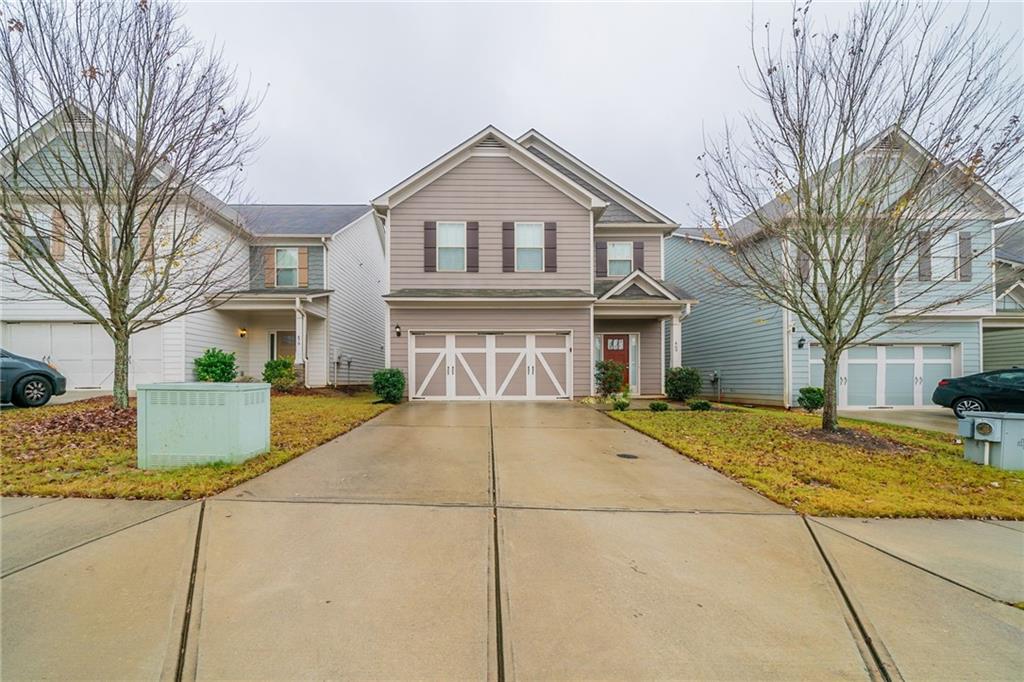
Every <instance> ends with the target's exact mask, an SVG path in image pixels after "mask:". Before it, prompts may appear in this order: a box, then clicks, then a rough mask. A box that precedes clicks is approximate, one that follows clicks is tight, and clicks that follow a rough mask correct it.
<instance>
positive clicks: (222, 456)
mask: <svg viewBox="0 0 1024 682" xmlns="http://www.w3.org/2000/svg"><path fill="white" fill-rule="evenodd" d="M136 388H137V392H138V466H139V468H140V469H173V468H175V467H183V466H189V465H192V464H210V463H212V462H232V463H237V462H244V461H245V460H247V459H249V458H250V457H254V456H256V455H259V454H261V453H264V452H267V451H268V450H269V449H270V384H217V383H181V384H144V385H141V386H138V387H136Z"/></svg>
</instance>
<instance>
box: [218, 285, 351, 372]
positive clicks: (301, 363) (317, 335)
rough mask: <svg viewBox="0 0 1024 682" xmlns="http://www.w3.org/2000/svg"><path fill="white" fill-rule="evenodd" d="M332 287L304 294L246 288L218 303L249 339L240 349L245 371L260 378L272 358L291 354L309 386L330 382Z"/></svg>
mask: <svg viewBox="0 0 1024 682" xmlns="http://www.w3.org/2000/svg"><path fill="white" fill-rule="evenodd" d="M327 302H328V292H323V293H317V294H309V293H305V292H304V293H303V295H301V296H296V295H294V294H287V293H276V292H275V293H263V292H260V293H248V292H246V293H242V294H237V295H235V296H233V297H231V298H230V299H229V300H227V301H226V302H225V303H223V304H221V306H220V307H219V308H218V309H217V310H218V311H219V312H220V313H222V314H223V315H224V316H226V317H227V318H228V319H229V320H230V321H231V323H232V324H235V325H237V328H238V335H239V337H240V338H241V341H242V342H243V343H242V344H241V348H240V350H238V351H236V354H237V357H238V366H239V369H240V371H241V372H242V373H243V374H244V375H247V376H252V377H255V378H257V379H259V378H260V377H262V376H263V367H264V365H265V364H266V363H267V361H268V360H276V359H279V358H284V357H291V358H294V360H295V374H296V377H297V378H298V379H299V383H300V384H301V385H303V386H306V387H314V388H315V387H319V386H326V385H328V384H329V383H333V382H334V381H335V380H336V379H337V377H332V376H331V374H332V373H331V371H330V369H331V366H330V353H329V342H328V341H329V333H328V326H327Z"/></svg>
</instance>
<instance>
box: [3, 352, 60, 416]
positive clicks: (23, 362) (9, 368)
mask: <svg viewBox="0 0 1024 682" xmlns="http://www.w3.org/2000/svg"><path fill="white" fill-rule="evenodd" d="M66 385H67V380H66V379H65V378H64V375H63V374H61V373H60V372H58V371H57V370H56V369H54V368H53V367H51V366H50V365H48V364H46V363H45V362H41V361H39V360H33V359H32V358H26V357H22V356H20V355H15V354H14V353H8V352H7V351H5V350H3V349H0V403H14V404H15V405H18V406H19V407H39V406H40V405H45V404H46V403H48V402H49V401H50V397H51V396H55V395H61V394H63V393H64V391H65V386H66Z"/></svg>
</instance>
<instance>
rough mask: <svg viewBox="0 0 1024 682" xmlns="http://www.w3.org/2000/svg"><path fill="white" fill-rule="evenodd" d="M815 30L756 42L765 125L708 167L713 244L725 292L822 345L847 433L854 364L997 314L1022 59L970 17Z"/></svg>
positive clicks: (855, 20)
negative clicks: (886, 348) (888, 346)
mask: <svg viewBox="0 0 1024 682" xmlns="http://www.w3.org/2000/svg"><path fill="white" fill-rule="evenodd" d="M811 16H812V14H811V11H810V4H809V3H808V4H804V5H800V6H794V11H793V17H792V23H791V25H789V26H787V27H786V28H785V29H784V30H783V31H782V32H781V34H779V33H777V32H775V31H774V30H773V29H772V27H771V26H770V25H765V27H764V29H765V30H764V36H763V38H761V37H760V36H759V31H758V30H757V29H754V30H753V31H752V52H753V60H754V68H755V73H754V75H753V77H751V78H749V79H747V85H748V87H749V90H750V91H751V92H752V93H753V95H754V96H755V98H756V100H757V102H758V103H759V106H760V109H759V110H756V111H755V112H753V113H750V114H748V115H746V116H745V117H744V120H743V124H742V125H741V127H740V129H739V130H729V129H727V130H726V132H725V133H724V135H723V136H722V137H721V138H719V139H717V140H709V141H707V142H706V143H705V151H704V153H703V154H702V155H701V156H700V157H699V162H700V164H701V171H702V177H703V179H704V182H705V184H706V193H707V204H708V209H709V218H708V224H707V225H705V228H706V234H707V235H708V236H710V237H711V238H713V239H714V240H716V241H719V242H721V244H722V248H723V250H724V251H725V252H726V253H727V257H726V258H724V260H723V263H724V264H723V265H721V266H713V267H712V270H713V275H714V276H715V277H716V278H717V279H718V280H720V281H721V282H723V283H725V284H727V285H729V286H731V287H735V289H736V290H737V291H739V292H743V293H745V294H747V295H749V296H752V297H754V298H756V299H758V300H761V301H770V302H773V303H775V304H777V305H779V306H781V307H782V308H783V309H785V310H788V311H790V313H791V314H792V315H793V316H794V317H795V319H797V320H798V321H799V322H800V324H801V325H802V326H803V328H804V329H805V330H806V331H807V333H808V334H809V335H811V336H812V337H813V338H814V339H815V340H816V341H817V342H818V343H819V344H820V345H821V349H822V351H823V355H824V387H823V388H824V391H825V396H826V398H825V408H824V410H823V414H822V424H821V426H822V428H823V429H825V430H835V428H836V425H837V420H836V406H837V392H836V391H837V389H836V378H837V369H838V366H839V361H840V355H841V354H842V353H843V351H845V350H847V349H848V348H850V347H852V346H854V345H857V344H862V343H866V342H869V341H871V340H873V339H876V338H878V337H879V336H880V335H882V334H884V333H886V332H888V331H891V330H892V329H893V328H894V327H898V326H899V325H901V324H906V323H907V322H909V321H912V320H918V319H920V317H921V316H922V315H925V314H928V313H934V312H936V311H939V310H940V309H942V308H945V307H948V306H957V305H959V306H960V309H961V310H963V309H970V308H971V306H972V305H973V303H972V301H974V302H980V304H979V305H978V306H976V307H977V308H985V307H988V306H989V305H990V299H991V295H990V291H991V286H992V279H991V278H992V266H991V263H992V250H993V244H992V239H991V230H990V229H988V228H987V226H988V225H991V222H992V221H993V220H1000V219H1003V218H1005V217H1012V216H1014V215H1016V211H1015V209H1014V208H1013V206H1012V205H1011V204H1010V203H1009V202H1008V201H1007V199H1006V198H1005V197H1007V196H1013V194H1014V193H1015V192H1016V190H1017V189H1018V188H1019V181H1020V179H1021V177H1022V174H1021V173H1020V170H1021V169H1020V160H1021V151H1022V145H1021V141H1022V134H1024V128H1022V124H1021V111H1020V109H1021V104H1022V100H1021V96H1020V93H1021V92H1022V90H1021V88H1022V83H1021V78H1020V72H1019V69H1015V68H1014V61H1013V60H1014V59H1019V58H1020V49H1019V43H1018V44H1016V45H1014V44H1012V43H1000V42H998V41H996V40H995V38H994V35H993V34H992V33H991V32H990V31H989V29H988V27H987V25H986V22H985V18H984V17H982V18H981V19H980V20H973V21H972V19H971V16H972V15H971V13H970V9H968V10H966V11H964V13H963V14H962V15H958V17H955V18H954V20H953V21H952V22H951V23H946V20H947V18H948V16H949V8H947V7H945V6H943V5H940V4H933V5H910V4H902V3H864V4H862V5H860V6H859V8H858V9H856V10H855V11H854V12H853V14H852V15H851V16H850V17H849V19H848V21H847V23H846V24H845V25H844V26H843V27H842V28H841V29H838V30H834V31H833V30H831V29H829V28H827V27H821V28H818V27H815V26H814V25H813V24H812V21H811ZM726 226H728V227H726ZM983 226H984V227H985V229H981V227H983ZM979 297H981V298H979Z"/></svg>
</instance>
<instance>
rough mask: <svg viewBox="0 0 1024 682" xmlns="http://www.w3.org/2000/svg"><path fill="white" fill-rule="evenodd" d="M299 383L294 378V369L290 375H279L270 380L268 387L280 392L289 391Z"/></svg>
mask: <svg viewBox="0 0 1024 682" xmlns="http://www.w3.org/2000/svg"><path fill="white" fill-rule="evenodd" d="M298 385H299V380H298V379H296V378H295V371H294V370H292V375H291V376H279V377H277V378H276V379H274V380H273V381H271V382H270V387H271V388H272V389H274V390H275V391H280V392H281V393H291V392H292V391H294V390H295V389H296V388H297V387H298Z"/></svg>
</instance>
